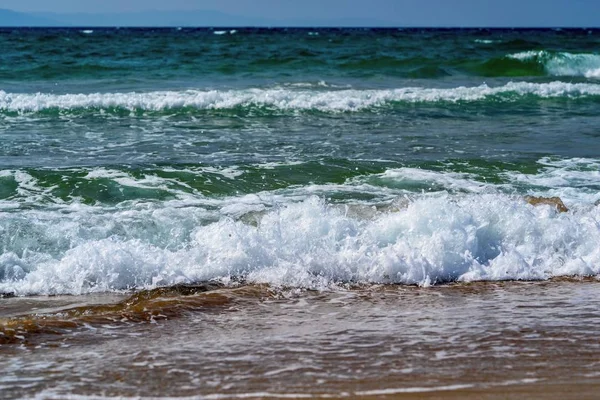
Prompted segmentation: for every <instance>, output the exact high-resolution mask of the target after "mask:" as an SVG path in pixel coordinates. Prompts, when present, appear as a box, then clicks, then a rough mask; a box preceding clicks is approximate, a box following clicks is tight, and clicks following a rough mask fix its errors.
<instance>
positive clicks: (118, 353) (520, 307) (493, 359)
mask: <svg viewBox="0 0 600 400" xmlns="http://www.w3.org/2000/svg"><path fill="white" fill-rule="evenodd" d="M207 290H208V291H207ZM0 300H1V302H0V307H1V315H2V318H1V319H0V327H2V332H3V335H4V337H5V339H6V338H7V337H8V336H10V335H12V338H11V340H5V342H4V344H2V345H0V354H1V357H2V360H3V362H2V365H1V366H0V397H1V398H43V399H46V398H47V399H62V398H66V397H69V396H71V397H74V398H80V397H81V396H82V397H84V398H90V396H91V397H92V398H98V397H99V398H111V397H112V398H119V397H130V398H131V397H134V398H139V397H149V398H154V397H169V398H178V397H184V398H209V399H219V398H406V399H504V398H511V399H512V398H536V399H565V398H572V399H593V398H597V397H598V393H600V339H599V338H600V283H599V282H598V281H597V280H595V279H591V280H560V281H550V282H537V283H536V282H529V283H522V282H506V283H474V284H454V285H448V286H437V287H431V288H418V287H407V286H364V287H353V288H345V289H337V290H332V291H329V292H315V291H301V290H297V289H288V290H286V289H275V288H271V287H266V286H240V287H238V288H234V289H232V288H224V287H218V286H214V287H206V286H199V287H197V288H195V289H190V288H189V287H188V288H187V289H185V288H184V289H182V288H175V289H173V288H170V289H163V290H161V291H153V292H142V293H138V294H136V295H134V296H132V297H130V296H128V295H126V294H123V295H106V296H104V295H96V296H85V297H81V296H80V297H61V298H14V299H0ZM11 330H12V331H11ZM10 332H12V333H10Z"/></svg>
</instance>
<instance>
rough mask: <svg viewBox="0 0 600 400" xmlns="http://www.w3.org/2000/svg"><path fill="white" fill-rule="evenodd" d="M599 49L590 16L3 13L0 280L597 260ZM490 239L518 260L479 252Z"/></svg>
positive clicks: (352, 273) (495, 275)
mask: <svg viewBox="0 0 600 400" xmlns="http://www.w3.org/2000/svg"><path fill="white" fill-rule="evenodd" d="M599 45H600V31H598V30H587V29H579V30H487V29H480V30H475V29H470V30H468V29H438V30H436V29H430V30H419V29H408V30H403V29H241V28H236V29H227V30H211V29H90V30H85V31H84V30H81V29H12V30H11V29H4V30H0V48H1V49H2V52H1V56H0V57H1V60H2V62H1V63H0V291H6V292H16V293H19V294H31V293H34V294H35V293H75V294H78V293H85V292H88V291H106V290H119V289H123V288H130V287H145V286H152V285H155V284H170V283H173V282H191V281H195V280H198V279H212V278H222V277H225V276H237V275H241V276H243V277H247V276H249V275H248V274H250V275H251V274H252V273H254V272H256V271H263V272H264V271H267V270H268V268H292V267H290V265H293V266H295V267H294V268H296V269H294V268H292V269H289V270H288V272H289V271H292V272H289V274H288V275H285V276H288V277H291V278H289V279H288V280H287V281H285V282H284V283H286V284H289V285H291V286H294V285H299V286H303V285H308V286H311V285H313V283H314V282H313V281H312V280H311V281H310V282H309V283H307V282H308V281H307V280H306V279H307V278H306V279H305V276H321V277H324V278H323V279H325V280H330V281H335V282H338V281H342V282H345V281H348V280H350V281H368V282H380V281H386V280H391V281H393V282H401V283H423V282H430V281H436V279H437V280H439V281H448V280H450V281H452V280H456V279H467V280H469V279H475V278H472V276H475V275H473V274H474V272H473V271H480V272H478V274H479V275H476V276H477V277H479V278H477V279H505V278H511V279H512V278H519V279H521V278H523V279H539V278H546V277H550V276H555V275H561V274H562V275H564V274H565V273H572V274H575V275H579V274H581V275H586V274H590V273H591V274H593V273H595V271H597V269H598V268H599V265H600V264H598V263H596V258H597V255H595V253H594V252H593V250H592V247H593V246H592V247H589V248H588V247H587V246H588V244H589V243H588V241H589V240H594V238H596V237H597V236H598V232H597V229H596V228H594V226H596V225H594V224H593V223H592V222H590V221H596V219H597V218H598V216H597V211H596V209H594V208H593V205H594V203H595V202H597V201H598V200H599V199H600V197H599V194H598V193H599V192H600V184H599V183H598V182H600V175H599V173H600V172H599V168H600V156H599V155H600V140H599V138H600V130H599V129H598V127H599V126H600V112H599V111H600V54H599V53H598V52H597V49H598V48H599ZM525 195H535V196H545V197H551V196H559V197H561V198H562V199H563V201H564V202H565V204H566V205H567V206H568V208H569V209H572V210H575V211H576V212H575V213H574V214H572V215H571V214H569V215H570V217H569V218H575V219H568V218H567V217H565V216H556V215H554V214H552V213H550V214H543V212H550V211H548V210H547V209H543V208H542V209H539V210H538V209H536V210H535V211H532V210H531V209H530V208H527V207H530V206H528V205H526V204H524V202H523V201H522V198H523V196H525ZM490 196H491V197H490ZM441 199H442V200H441ZM403 202H404V203H403ZM406 202H408V203H407V204H411V205H412V206H411V207H409V208H408V211H407V213H408V214H407V215H406V219H400V220H398V219H397V215H396V214H394V213H395V212H397V211H398V210H399V209H402V207H403V206H402V207H401V206H398V204H400V205H402V204H405V203H406ZM459 206H460V207H459ZM340 207H342V208H340ZM343 207H347V208H345V209H344V208H343ZM453 207H458V208H453ZM482 207H491V208H490V209H488V210H487V211H485V212H484V211H481V208H482ZM294 210H295V211H294ZM339 210H345V211H343V212H344V213H345V214H344V218H348V220H344V221H345V222H343V223H342V222H339V221H338V218H341V217H340V216H339V215H338V214H337V213H338V212H341V211H339ZM373 210H375V211H373ZM540 210H541V211H540ZM544 210H546V211H544ZM463 212H466V213H467V214H466V216H464V215H462V213H463ZM279 213H281V215H280V214H279ZM294 213H297V214H294ZM374 213H375V214H374ZM428 213H434V214H435V215H429V214H428ZM539 213H542V214H539ZM277 216H279V217H277ZM449 216H452V218H456V219H455V220H448V219H447V218H449ZM276 218H280V219H279V220H277V221H279V222H277V223H275V222H273V221H275V220H276ZM315 218H316V220H314V219H315ZM370 218H380V219H381V221H379V220H378V221H379V222H377V223H378V224H380V225H374V226H371V225H369V224H371V223H372V222H369V221H371V219H370ZM411 218H416V219H415V220H414V221H413V220H412V219H411ZM482 218H483V219H482ZM513 218H514V219H515V220H514V224H516V225H518V224H519V223H525V222H524V221H529V222H527V223H526V224H525V225H523V226H522V229H523V230H522V231H518V230H514V229H513V230H511V229H512V228H511V226H512V225H511V224H508V225H504V223H505V221H507V220H511V219H513ZM557 218H558V219H557ZM560 218H562V219H560ZM565 218H567V219H565ZM577 218H582V219H577ZM263 219H264V221H265V222H264V225H263V223H262V222H261V221H263ZM576 219H577V220H576ZM248 221H253V222H252V224H250V225H251V227H248V226H246V225H245V224H247V223H248ZM315 221H317V222H315ZM336 221H338V222H336ZM410 221H413V222H410ZM554 223H556V224H558V225H556V226H555V225H552V224H554ZM229 224H233V225H229ZM278 224H279V225H278ZM311 224H317V225H318V227H315V226H313V225H311ZM406 224H409V225H410V224H413V225H410V226H409V225H406ZM550 225H551V226H552V228H550V227H549V226H550ZM307 226H311V228H306V227H307ZM392 226H395V228H392ZM518 226H520V225H518ZM302 227H305V228H306V229H307V230H306V231H303V232H304V233H303V234H302V235H304V236H303V237H304V238H306V240H310V241H311V242H310V243H308V242H307V243H300V242H298V241H297V240H299V239H298V238H297V237H295V236H294V234H293V232H296V230H297V229H301V228H302ZM509 228H511V229H509ZM246 229H255V231H246ZM302 229H304V228H302ZM528 229H529V230H528ZM531 229H533V230H531ZM594 229H596V230H594ZM446 231H447V232H453V233H452V234H446V233H444V232H446ZM517 231H518V232H517ZM474 232H475V233H474ZM550 232H559V233H560V234H561V235H563V236H560V238H559V239H557V238H555V237H553V236H550V235H551V233H550ZM573 232H578V233H577V234H578V235H580V236H577V237H572V236H569V235H571V234H573ZM276 234H277V235H283V236H276ZM288 234H289V235H291V236H290V237H289V238H288V237H287V236H286V235H288ZM313 234H314V236H311V235H313ZM557 234H558V233H557ZM211 235H212V236H211ZM220 235H222V236H220ZM252 235H256V236H252ZM272 235H275V236H272ZM319 235H326V236H327V235H330V236H327V237H328V238H330V239H331V240H332V242H331V243H330V242H328V241H327V240H329V239H324V238H323V237H321V236H319ZM453 235H454V236H453ZM456 235H458V236H457V237H463V236H464V238H465V239H464V242H461V243H462V244H460V245H459V244H456V243H455V242H453V240H454V239H451V238H453V237H455V236H456ZM460 235H463V236H460ZM473 235H474V236H473ZM213 236H214V237H215V238H220V239H219V240H220V241H219V240H216V241H215V242H214V243H213V242H209V243H208V244H207V243H204V242H203V240H204V239H202V240H201V239H199V238H205V237H213ZM522 237H534V238H536V241H535V244H534V246H533V248H529V247H527V248H524V247H523V246H524V244H523V243H521V240H522ZM229 238H237V239H236V240H238V241H237V242H235V243H234V244H231V246H233V247H231V248H230V247H228V246H229V245H230V243H229V240H230V239H229ZM286 238H287V239H286ZM319 238H320V239H319ZM436 238H437V239H436ZM312 240H314V241H315V242H312ZM457 240H458V239H457ZM215 243H218V245H219V246H222V247H219V248H218V249H217V248H214V249H212V247H211V246H213V245H214V246H217V244H215ZM416 243H420V244H419V245H417V244H416ZM440 243H442V244H443V245H439V244H440ZM557 243H570V244H569V245H562V244H561V245H558V244H557ZM403 244H406V246H409V247H407V248H404V247H402V246H403ZM438 245H439V246H441V247H439V248H438V247H435V246H438ZM320 246H323V247H322V248H321V247H320ZM348 246H349V247H348ZM390 246H392V247H393V246H396V247H398V246H400V247H402V249H404V250H402V249H395V250H393V252H394V254H396V256H394V257H396V258H393V257H392V258H389V257H388V256H387V255H385V254H387V253H386V252H387V251H392V250H391V247H390ZM410 246H413V247H410ZM415 246H416V247H415ZM419 246H424V247H419ZM432 246H433V247H432ZM461 246H462V247H461ZM472 246H475V247H472ZM561 246H562V247H561ZM565 246H566V247H565ZM348 248H352V249H353V250H352V251H356V252H357V253H356V254H358V255H356V256H355V257H354V258H353V259H352V261H351V262H350V261H347V259H346V256H345V255H344V254H346V253H344V251H349V250H348ZM210 249H212V250H210ZM280 249H286V250H285V251H286V253H280V251H284V250H280ZM344 249H346V250H344ZM406 249H410V252H412V253H410V255H407V254H408V253H406V254H405V253H403V252H404V251H408V250H406ZM498 249H500V250H498ZM552 249H555V250H556V249H558V250H557V251H558V253H556V252H555V251H554V250H553V251H550V250H552ZM180 252H191V254H186V255H185V256H183V255H181V254H180ZM147 254H151V256H148V257H150V258H146V257H147ZM324 254H327V256H325V255H324ZM397 254H404V255H403V256H399V255H397ZM415 254H418V255H419V256H418V257H417V256H415ZM465 254H467V255H465ZM468 254H471V255H472V256H469V255H468ZM506 254H512V255H514V257H516V258H515V259H519V260H521V259H522V264H519V263H520V262H521V261H519V262H516V261H514V260H515V259H511V260H512V261H510V263H509V264H510V265H524V267H523V271H525V272H523V273H522V274H521V275H519V274H517V273H516V272H515V273H512V272H510V271H512V270H510V269H507V270H506V271H509V272H506V273H505V272H502V273H500V272H497V270H496V269H495V268H500V269H502V268H504V267H496V265H497V264H498V265H500V264H501V265H504V264H503V263H504V261H501V258H502V257H503V255H506ZM556 254H558V256H555V255H556ZM107 255H110V256H107ZM180 256H181V257H182V258H178V257H180ZM559 256H560V260H559V259H555V257H559ZM128 257H131V258H128ZM390 257H391V256H390ZM419 257H425V258H423V259H422V258H419ZM469 257H471V258H469ZM519 257H521V258H519ZM321 259H327V260H329V262H328V266H327V267H324V266H323V265H321V264H320V261H319V260H321ZM128 260H129V261H128ZM345 260H346V261H345ZM390 260H392V261H390ZM394 260H395V261H394ZM540 260H544V261H543V262H542V261H540ZM565 260H566V261H565ZM569 260H571V261H572V263H573V264H572V265H571V264H569ZM577 260H584V261H585V265H587V267H586V268H588V269H585V268H583V267H581V266H580V265H579V264H577V265H576V263H578V262H579V261H577ZM561 263H562V264H561ZM565 263H566V264H565ZM564 265H567V267H563V266H564ZM378 268H383V269H386V268H387V269H386V270H385V271H383V270H382V271H383V272H382V271H380V270H379V269H378ZM561 268H562V269H561ZM298 271H304V272H306V274H307V275H302V274H300V273H299V272H298ZM390 271H392V272H390ZM407 271H408V272H407ZM415 271H421V272H418V273H417V272H415ZM481 271H483V272H481ZM494 271H496V272H494ZM565 271H566V272H565ZM582 271H583V272H582ZM585 271H587V272H585ZM264 273H266V272H264ZM266 274H267V275H266V276H268V277H267V278H265V277H264V276H263V275H261V276H262V277H261V278H256V279H255V281H258V282H262V281H266V282H273V279H274V278H273V279H272V278H270V276H271V275H269V274H268V273H266ZM469 274H471V275H469ZM276 275H277V274H276ZM461 277H462V278H461ZM465 277H467V278H465ZM286 279H287V278H286ZM311 279H312V278H311ZM153 282H154V283H153ZM298 282H300V283H298Z"/></svg>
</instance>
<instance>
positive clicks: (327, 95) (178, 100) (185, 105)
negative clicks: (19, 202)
mask: <svg viewBox="0 0 600 400" xmlns="http://www.w3.org/2000/svg"><path fill="white" fill-rule="evenodd" d="M527 96H529V97H536V98H539V99H545V98H570V99H577V98H586V97H591V96H593V97H597V96H600V85H598V84H588V83H566V82H551V83H528V82H510V83H507V84H506V85H503V86H497V87H490V86H488V85H485V84H484V85H481V86H472V87H465V86H461V87H457V88H450V89H438V88H422V87H407V88H399V89H387V90H356V89H347V90H327V91H325V90H318V91H317V90H293V89H247V90H228V91H218V90H209V91H200V90H187V91H177V92H176V91H161V92H147V93H135V92H132V93H91V94H63V95H56V94H48V93H36V94H29V93H6V92H4V91H0V110H2V111H4V112H18V113H21V112H43V111H46V110H58V111H65V110H80V111H85V110H99V109H100V110H111V109H112V110H130V111H135V110H141V111H156V112H159V111H165V110H181V109H195V110H211V109H212V110H215V109H216V110H222V109H236V108H239V107H264V108H267V109H272V110H299V111H302V110H317V111H322V112H343V111H345V112H352V111H361V110H365V109H369V108H374V107H375V108H376V107H383V106H390V105H392V104H393V103H436V102H451V103H452V102H477V101H485V100H494V101H510V102H512V101H516V100H518V99H520V98H523V97H527Z"/></svg>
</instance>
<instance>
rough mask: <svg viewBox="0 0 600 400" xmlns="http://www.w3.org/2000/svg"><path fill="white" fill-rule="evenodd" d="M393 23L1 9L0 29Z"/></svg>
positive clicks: (210, 13)
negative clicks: (4, 27)
mask: <svg viewBox="0 0 600 400" xmlns="http://www.w3.org/2000/svg"><path fill="white" fill-rule="evenodd" d="M392 25H393V24H391V23H389V22H388V23H386V22H384V21H376V20H366V19H365V20H361V19H351V20H350V19H340V20H271V19H265V18H253V17H243V16H238V15H230V14H226V13H222V12H219V11H210V10H191V11H190V10H187V11H141V12H128V13H98V14H95V13H94V14H92V13H31V14H26V13H20V12H15V11H11V10H0V26H67V27H68V26H79V27H83V26H89V27H101V26H105V27H113V26H121V27H123V26H131V27H136V26H144V27H150V26H153V27H154V26H156V27H161V26H198V27H223V26H226V27H234V26H239V27H242V26H257V27H258V26H263V27H265V26H267V27H276V26H310V27H325V26H392Z"/></svg>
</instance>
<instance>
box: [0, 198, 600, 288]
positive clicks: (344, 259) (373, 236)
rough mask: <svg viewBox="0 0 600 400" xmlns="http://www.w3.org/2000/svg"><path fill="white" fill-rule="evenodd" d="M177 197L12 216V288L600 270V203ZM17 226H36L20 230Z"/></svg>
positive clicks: (423, 278) (506, 276)
mask: <svg viewBox="0 0 600 400" xmlns="http://www.w3.org/2000/svg"><path fill="white" fill-rule="evenodd" d="M166 204H167V205H165V207H166V208H163V209H160V208H159V209H154V210H153V209H151V208H148V207H147V206H144V207H141V206H140V207H139V208H138V209H129V210H120V211H119V210H116V211H113V212H112V213H108V212H103V213H101V215H95V216H94V213H93V212H92V211H90V210H91V209H90V208H85V207H83V208H82V209H80V210H77V209H75V210H72V212H71V213H66V214H65V213H61V212H34V211H31V212H27V213H19V214H11V213H5V214H4V215H3V216H2V218H3V222H2V226H4V227H5V228H6V231H5V232H4V233H3V236H4V237H6V241H7V242H6V243H5V247H7V249H6V251H5V252H3V254H1V255H0V292H2V293H11V294H17V295H30V294H59V293H70V294H82V293H89V292H105V291H118V290H124V289H131V288H152V287H156V286H164V285H174V284H181V283H194V282H199V281H209V280H220V281H221V282H225V283H226V282H228V281H229V280H230V279H243V280H245V281H248V282H250V283H268V284H272V285H282V286H292V287H308V288H318V289H322V288H327V287H330V286H331V285H337V284H340V283H401V284H419V285H430V284H436V283H443V282H455V281H479V280H539V279H549V278H552V277H558V276H597V275H599V274H600V248H599V247H598V243H599V242H600V224H599V223H598V221H599V220H600V207H594V206H593V205H590V206H589V207H587V208H585V207H584V208H580V209H577V210H575V211H568V212H564V213H559V212H557V210H556V209H555V208H553V207H552V206H550V205H542V206H538V207H534V206H532V205H530V204H528V203H527V202H525V201H524V200H523V199H522V198H521V197H515V196H510V195H502V194H464V195H450V194H447V193H445V194H444V193H439V194H436V195H425V196H420V197H417V198H414V199H412V200H411V201H409V202H407V203H406V204H405V205H401V206H399V207H397V208H396V209H388V210H384V211H381V212H378V213H372V212H371V213H370V214H368V213H363V217H360V216H359V215H360V213H357V212H356V210H354V212H352V210H351V209H349V208H347V207H344V206H339V205H338V206H335V205H331V204H328V203H327V202H325V201H324V200H322V199H320V198H317V197H309V198H307V199H306V200H303V201H300V202H298V203H288V204H286V205H281V206H276V207H274V208H271V209H263V210H262V211H256V212H254V213H251V214H252V215H253V217H252V218H247V217H245V218H244V217H241V218H233V217H227V216H221V217H220V218H218V219H217V220H213V221H212V222H209V221H207V220H204V221H203V220H202V217H201V214H202V212H203V210H201V209H199V208H198V209H196V210H194V209H193V208H189V207H183V208H178V207H172V208H169V207H168V204H169V203H166ZM88 214H89V215H88ZM0 216H1V214H0ZM19 226H20V228H19ZM16 228H19V229H20V230H25V231H27V232H29V233H28V234H26V235H20V236H19V237H8V236H7V234H8V233H10V232H17V231H16V230H15V229H16ZM20 230H19V231H20ZM34 243H38V244H39V243H42V244H43V243H46V244H47V246H46V247H39V248H35V246H33V244H34ZM11 248H12V250H11Z"/></svg>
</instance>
